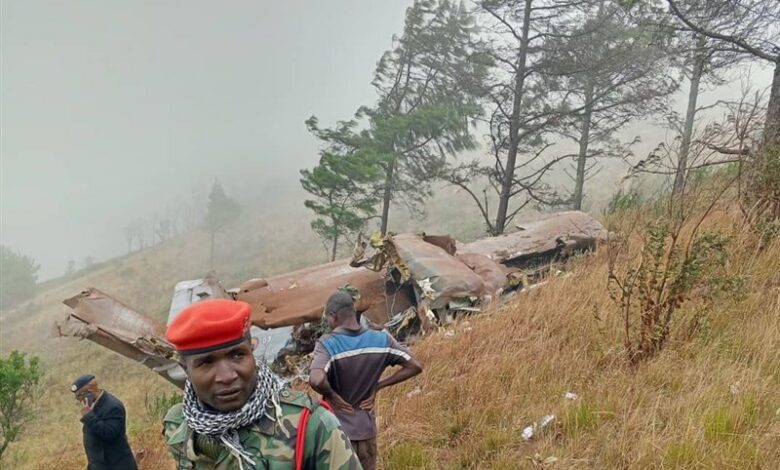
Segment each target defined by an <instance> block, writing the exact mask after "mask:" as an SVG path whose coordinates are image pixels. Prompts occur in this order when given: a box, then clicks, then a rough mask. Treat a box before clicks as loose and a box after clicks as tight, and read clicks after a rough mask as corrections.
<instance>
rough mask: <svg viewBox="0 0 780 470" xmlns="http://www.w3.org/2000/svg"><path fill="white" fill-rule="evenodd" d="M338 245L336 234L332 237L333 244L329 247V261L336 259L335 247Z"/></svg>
mask: <svg viewBox="0 0 780 470" xmlns="http://www.w3.org/2000/svg"><path fill="white" fill-rule="evenodd" d="M338 246H339V236H338V235H336V236H335V237H333V246H332V247H331V249H330V260H331V261H336V249H337V248H338Z"/></svg>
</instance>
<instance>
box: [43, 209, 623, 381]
mask: <svg viewBox="0 0 780 470" xmlns="http://www.w3.org/2000/svg"><path fill="white" fill-rule="evenodd" d="M606 235H607V233H606V231H605V230H604V227H603V226H602V225H601V224H600V223H599V222H598V221H596V220H595V219H593V218H592V217H590V216H588V215H587V214H585V213H582V212H578V211H569V212H561V213H558V214H549V215H545V216H543V217H542V218H540V219H539V220H536V221H533V222H528V223H523V224H522V226H521V227H519V231H518V232H515V233H511V234H506V235H501V236H497V237H487V238H483V239H481V240H477V241H475V242H471V243H465V244H463V243H459V242H457V241H456V240H455V239H453V238H452V237H450V236H448V235H427V234H422V235H415V234H408V233H407V234H398V235H393V234H390V235H388V236H384V237H383V236H382V235H381V234H374V235H373V236H372V237H371V239H370V240H369V242H366V241H363V240H362V239H359V240H358V243H357V245H356V250H355V254H354V256H353V258H352V259H351V260H339V261H334V262H331V263H327V264H322V265H318V266H312V267H309V268H305V269H301V270H298V271H294V272H291V273H286V274H281V275H278V276H273V277H269V278H263V279H251V280H248V281H246V282H244V283H243V284H241V285H240V286H238V287H236V288H233V289H225V288H224V287H223V286H222V285H221V284H220V282H219V280H218V279H216V277H215V276H214V275H213V274H211V273H210V274H208V275H207V276H206V277H205V278H204V279H197V280H192V281H182V282H180V283H178V284H177V285H176V287H175V289H174V293H173V297H172V300H171V307H170V310H169V317H168V321H169V322H170V321H171V320H172V319H173V318H175V316H176V315H177V314H178V313H179V312H180V311H181V310H182V309H183V308H185V307H186V306H187V305H190V304H192V303H193V302H197V301H199V300H201V299H204V298H234V299H238V300H243V301H245V302H247V303H249V304H250V305H251V307H252V323H253V325H254V327H253V328H252V336H253V337H255V338H257V339H258V342H259V345H260V347H258V348H257V354H258V356H259V357H261V358H262V359H263V360H265V361H268V362H272V361H274V364H275V366H276V367H277V368H278V369H280V370H283V371H286V372H285V373H289V374H290V375H292V376H294V377H301V376H304V375H306V374H308V365H305V366H303V365H302V364H301V363H300V361H299V359H300V358H301V357H306V356H307V355H308V354H309V353H310V352H311V351H312V350H313V347H314V342H315V341H316V339H317V338H318V337H319V336H320V335H321V334H322V333H323V332H325V328H324V325H323V324H322V322H321V320H322V311H323V309H324V306H325V302H326V300H327V298H328V296H329V295H330V294H331V293H332V292H333V291H335V290H337V289H342V290H345V291H347V292H349V293H350V294H351V295H352V296H353V298H354V299H355V309H356V310H357V312H358V315H359V316H360V321H361V323H362V324H364V325H367V326H369V327H371V328H376V329H381V328H384V329H387V330H388V331H390V332H391V333H392V334H393V335H394V336H396V338H397V339H398V340H399V341H405V340H406V338H414V337H416V335H425V334H426V333H428V332H430V331H434V330H436V329H438V328H440V327H441V326H445V325H447V324H449V323H451V322H452V321H453V320H455V319H457V318H460V317H463V316H468V315H474V314H478V313H480V312H481V311H483V310H484V309H485V308H486V306H487V305H489V304H491V303H493V302H495V301H498V300H499V299H502V298H508V297H511V296H512V295H514V294H515V293H516V292H518V291H519V292H524V291H527V290H530V289H533V288H536V287H539V286H541V285H543V284H544V283H545V282H546V280H545V279H546V278H547V277H548V276H550V269H551V265H550V262H551V261H554V260H560V259H565V258H566V257H568V256H571V255H572V254H575V253H576V252H579V251H583V250H590V249H593V248H594V247H596V246H597V245H598V243H599V242H600V241H601V240H603V239H605V238H606ZM369 246H370V248H371V249H372V250H373V253H372V254H370V255H369V254H368V253H367V251H368V249H369ZM555 272H556V273H558V271H555ZM64 303H65V304H66V305H68V306H69V307H70V308H71V309H73V312H72V313H71V314H70V315H69V316H68V318H66V319H65V320H64V321H62V322H60V323H58V324H57V334H58V335H60V336H75V337H79V338H87V339H90V340H92V341H94V342H96V343H98V344H101V345H102V346H105V347H107V348H109V349H111V350H113V351H115V352H118V353H119V354H122V355H124V356H126V357H129V358H131V359H133V360H135V361H137V362H140V363H142V364H144V365H146V366H147V367H149V368H151V369H152V370H154V371H155V372H157V373H158V374H160V375H162V376H163V377H165V378H166V379H168V380H170V381H172V382H174V383H176V384H177V385H179V386H181V384H182V381H183V379H184V373H183V371H182V370H181V368H180V367H179V366H178V363H177V362H176V360H175V351H174V350H173V348H172V347H171V346H170V345H169V344H168V343H167V342H165V340H164V339H163V338H164V332H165V325H163V324H162V323H161V322H158V321H156V320H153V319H152V318H150V317H148V316H146V315H143V314H141V313H139V312H137V311H135V310H133V309H131V308H129V307H127V306H126V305H124V304H122V303H121V302H119V301H118V300H116V299H113V298H111V297H110V296H108V295H106V294H103V293H102V292H100V291H98V290H97V289H90V290H88V291H85V292H84V293H82V294H79V295H78V296H75V297H72V298H70V299H67V300H65V301H64ZM471 329H472V328H471V326H470V325H467V324H465V323H464V324H463V331H471ZM444 336H445V337H448V338H450V337H453V336H455V332H454V331H448V332H447V333H445V334H444ZM292 356H296V357H295V358H293V357H292Z"/></svg>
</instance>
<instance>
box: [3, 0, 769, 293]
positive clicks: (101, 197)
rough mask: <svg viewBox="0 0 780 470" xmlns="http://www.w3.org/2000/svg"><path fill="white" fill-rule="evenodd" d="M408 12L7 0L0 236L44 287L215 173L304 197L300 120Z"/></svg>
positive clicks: (348, 104) (339, 105) (362, 5)
mask: <svg viewBox="0 0 780 470" xmlns="http://www.w3.org/2000/svg"><path fill="white" fill-rule="evenodd" d="M410 3H411V1H408V0H407V1H381V0H371V1H368V0H338V1H335V0H334V1H328V2H302V1H286V2H263V3H260V2H251V1H246V2H237V1H234V2H205V1H187V2H184V1H179V2H174V1H166V2H159V1H133V2H105V1H92V2H89V1H79V2H60V1H35V2H32V1H22V0H16V1H5V2H3V3H2V7H1V10H0V14H1V15H2V20H1V21H2V24H0V31H1V33H0V34H1V35H2V36H1V37H0V40H1V47H2V51H1V52H2V80H1V86H0V92H1V93H2V94H1V97H0V99H1V101H0V184H1V185H2V194H1V198H0V210H1V211H2V212H1V214H0V217H1V219H2V223H1V224H0V225H1V228H0V238H1V239H2V243H4V244H7V245H10V246H11V247H13V248H15V249H18V250H20V251H21V252H23V253H25V254H29V255H31V256H33V257H34V258H35V259H36V260H37V261H38V263H40V264H41V271H40V277H41V278H42V279H46V278H50V277H53V276H57V275H60V274H61V273H62V272H63V271H64V269H65V266H66V264H67V262H68V261H69V260H75V261H76V262H77V263H78V262H79V261H80V260H81V259H83V258H84V257H86V256H92V257H94V258H96V259H106V258H109V257H112V256H117V255H120V254H123V253H124V251H125V241H124V240H123V237H122V233H121V230H122V227H123V226H124V225H125V224H126V223H127V222H128V221H129V220H131V219H134V218H138V217H143V216H146V215H148V214H149V213H150V212H152V211H155V210H158V209H160V208H161V207H162V206H165V205H169V204H174V203H175V202H176V201H179V200H187V199H189V198H191V194H192V193H193V191H194V192H195V193H199V194H201V195H202V194H205V193H206V192H208V189H209V187H210V185H211V183H212V181H213V180H214V178H219V180H220V181H221V182H223V184H224V185H225V187H226V189H227V191H228V193H231V194H234V195H236V196H238V197H239V199H243V200H253V201H255V202H256V203H257V204H258V205H260V206H262V204H274V203H277V202H279V200H280V199H282V198H290V197H294V198H297V197H300V196H299V194H300V190H299V189H298V188H299V185H298V176H299V175H298V170H299V169H301V168H304V167H311V166H312V165H313V164H314V163H315V162H316V161H317V149H318V144H317V142H316V140H315V139H314V138H313V137H312V136H310V135H309V134H308V133H307V131H306V129H305V126H304V123H303V122H304V120H305V119H306V118H308V117H309V116H311V115H312V114H316V115H317V116H318V117H319V118H320V120H321V122H323V123H324V124H326V125H327V124H331V123H333V122H334V121H335V120H338V119H347V118H349V117H350V116H351V115H352V113H353V112H354V111H355V109H356V108H357V107H358V106H360V105H362V104H370V103H372V102H373V101H374V100H375V96H376V95H375V93H374V90H373V88H372V87H371V77H372V73H373V70H374V66H375V64H376V61H377V60H378V59H379V57H380V55H381V54H382V52H383V51H385V50H386V49H388V48H389V47H390V45H391V41H392V37H393V35H394V34H399V33H400V32H401V30H402V25H403V16H404V10H405V8H406V7H407V6H408V5H409V4H410ZM752 80H753V81H754V82H755V83H756V84H757V85H760V86H762V87H763V86H765V85H768V83H769V73H768V72H767V71H766V70H757V71H756V72H755V73H754V75H753V78H752ZM684 86H686V85H684ZM737 88H738V85H734V86H732V87H731V88H730V89H729V90H727V91H725V92H724V91H723V90H719V91H714V92H710V95H709V96H710V97H715V96H717V97H723V96H729V95H731V96H734V95H735V94H736V91H735V90H736V89H737ZM678 101H679V100H678ZM677 107H678V108H679V102H678V104H677ZM643 128H644V129H645V130H647V125H639V126H632V128H631V132H633V133H641V132H642V129H643ZM654 135H656V136H660V135H662V134H660V133H659V132H657V131H654ZM656 143H657V141H653V140H652V139H647V138H645V139H644V141H643V147H642V148H643V149H647V148H651V147H653V146H654V145H655V144H656ZM639 153H641V150H640V152H639ZM274 191H276V192H274Z"/></svg>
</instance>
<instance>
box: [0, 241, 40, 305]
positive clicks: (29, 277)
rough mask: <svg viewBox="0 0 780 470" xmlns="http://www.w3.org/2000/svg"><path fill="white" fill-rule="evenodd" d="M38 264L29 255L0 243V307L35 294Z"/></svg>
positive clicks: (13, 303)
mask: <svg viewBox="0 0 780 470" xmlns="http://www.w3.org/2000/svg"><path fill="white" fill-rule="evenodd" d="M38 269H40V266H39V265H37V264H36V263H35V260H34V259H32V258H31V257H30V256H27V255H23V254H21V253H19V252H16V251H13V250H12V249H11V248H9V247H7V246H5V245H0V308H6V307H10V306H12V305H15V304H17V303H19V302H22V301H24V300H27V299H29V298H30V297H32V296H33V294H35V286H36V284H37V282H38Z"/></svg>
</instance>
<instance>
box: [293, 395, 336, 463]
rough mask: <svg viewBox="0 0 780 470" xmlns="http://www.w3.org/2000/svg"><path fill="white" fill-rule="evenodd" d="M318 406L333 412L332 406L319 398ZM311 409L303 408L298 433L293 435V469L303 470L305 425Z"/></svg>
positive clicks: (307, 422)
mask: <svg viewBox="0 0 780 470" xmlns="http://www.w3.org/2000/svg"><path fill="white" fill-rule="evenodd" d="M320 406H321V407H323V408H325V409H326V410H328V411H330V412H331V413H332V412H333V408H332V407H331V406H330V404H328V403H327V402H326V401H324V400H320ZM310 415H311V409H309V408H304V409H303V411H302V412H301V419H300V420H299V421H298V435H297V436H295V470H303V453H304V450H306V426H308V424H309V416H310Z"/></svg>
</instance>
